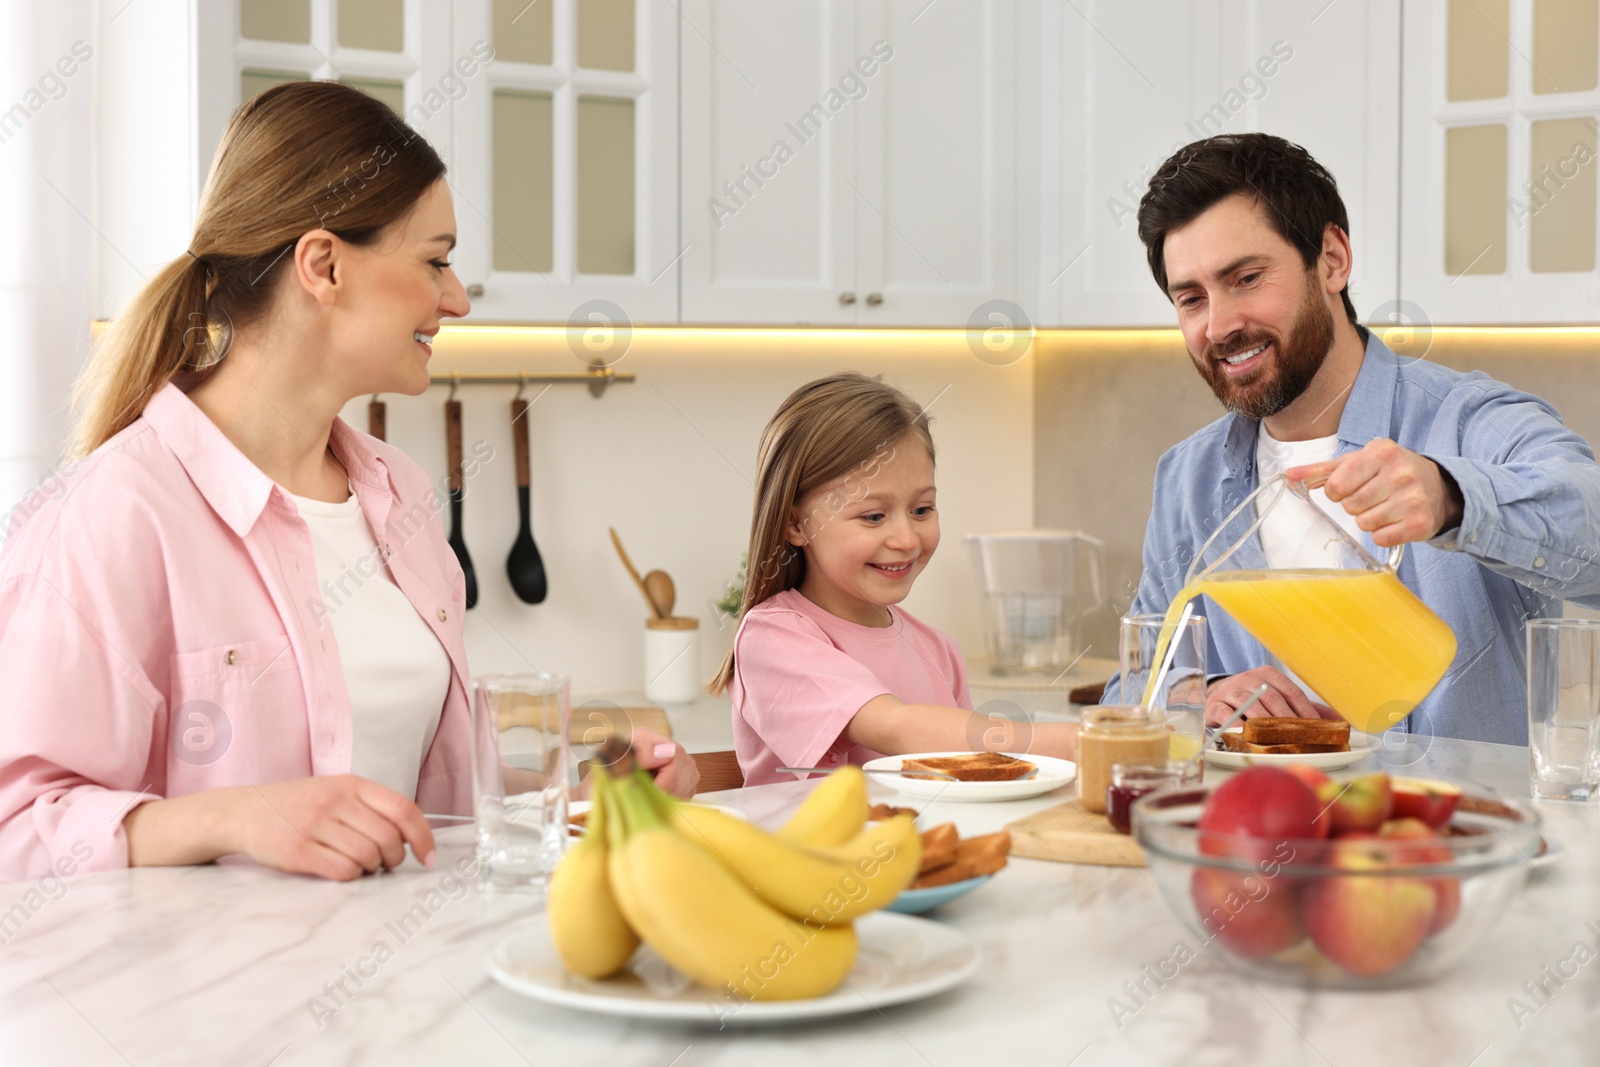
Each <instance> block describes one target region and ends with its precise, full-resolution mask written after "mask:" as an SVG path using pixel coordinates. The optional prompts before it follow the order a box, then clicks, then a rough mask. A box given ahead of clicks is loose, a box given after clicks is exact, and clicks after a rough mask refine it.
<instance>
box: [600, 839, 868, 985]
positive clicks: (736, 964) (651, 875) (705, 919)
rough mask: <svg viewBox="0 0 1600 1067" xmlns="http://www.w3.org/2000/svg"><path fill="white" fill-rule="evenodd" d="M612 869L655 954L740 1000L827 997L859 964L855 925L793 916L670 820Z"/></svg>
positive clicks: (629, 843) (617, 856)
mask: <svg viewBox="0 0 1600 1067" xmlns="http://www.w3.org/2000/svg"><path fill="white" fill-rule="evenodd" d="M610 870H611V881H612V884H613V885H615V886H617V887H618V889H619V890H620V891H619V893H618V899H619V901H620V902H621V904H622V909H623V913H624V914H625V915H627V917H628V921H629V922H630V923H631V924H632V925H633V928H634V929H636V930H638V931H639V933H640V934H641V935H642V936H643V937H644V939H645V941H646V942H647V943H648V944H649V945H650V947H652V948H654V949H655V950H656V951H657V952H659V953H660V954H661V956H662V958H664V959H665V960H666V961H667V962H668V963H670V964H672V965H673V966H674V967H676V968H677V969H678V970H680V971H682V972H683V973H685V974H687V975H688V976H689V977H691V978H693V979H694V980H695V981H697V982H699V983H700V984H701V985H704V986H708V987H710V988H712V989H715V990H719V991H722V992H725V993H727V994H728V995H729V996H731V997H736V998H738V999H739V1000H796V999H800V998H802V997H817V996H822V995H823V994H825V993H829V992H832V991H833V990H834V989H835V988H837V986H838V985H839V983H840V982H842V981H844V978H845V975H847V974H849V973H850V968H851V967H852V966H854V964H855V958H856V951H857V948H858V945H857V941H856V932H855V927H853V926H850V925H848V924H846V925H843V926H819V925H814V924H810V923H801V922H797V921H795V920H794V919H791V918H789V917H788V916H786V915H784V914H782V913H781V912H779V911H778V910H777V909H776V908H773V907H771V906H770V905H768V904H767V903H766V902H765V901H763V900H761V899H760V898H758V897H757V896H756V895H755V894H754V893H752V892H751V891H750V890H749V888H748V887H746V886H745V884H744V883H743V882H741V881H740V880H739V879H738V878H736V877H735V876H734V875H733V874H732V873H730V872H729V871H728V869H727V868H726V867H724V866H723V865H722V864H721V863H718V862H717V860H716V859H715V858H713V857H712V856H711V855H710V853H708V852H706V851H705V849H703V848H701V847H700V846H699V845H697V844H695V843H694V842H693V841H690V840H689V839H688V838H686V837H684V836H683V835H682V834H680V833H678V832H677V831H675V830H673V829H671V828H670V827H668V826H667V825H665V824H663V823H657V824H655V825H653V826H648V827H646V828H644V829H639V830H635V831H634V832H633V833H632V834H631V835H630V836H629V837H628V838H627V840H626V841H625V842H623V843H622V845H621V847H620V848H618V849H615V850H613V851H612V853H611V858H610ZM624 887H625V888H624Z"/></svg>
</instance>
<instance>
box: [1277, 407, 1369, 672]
mask: <svg viewBox="0 0 1600 1067" xmlns="http://www.w3.org/2000/svg"><path fill="white" fill-rule="evenodd" d="M1338 450H1339V438H1338V437H1337V435H1336V436H1333V437H1318V438H1314V439H1312V440H1310V441H1279V440H1278V439H1277V438H1275V437H1273V436H1272V435H1271V434H1269V433H1268V432H1267V424H1266V423H1264V422H1263V423H1262V424H1261V429H1260V432H1259V433H1258V434H1257V435H1256V470H1257V473H1258V475H1259V477H1258V478H1257V480H1256V484H1257V485H1265V484H1266V483H1267V482H1269V481H1271V480H1272V479H1273V478H1276V477H1277V476H1278V475H1280V474H1282V473H1283V472H1284V471H1286V470H1288V469H1289V468H1290V467H1301V466H1305V465H1306V464H1308V463H1326V462H1327V461H1328V460H1330V459H1332V458H1333V457H1334V454H1335V453H1336V452H1337V451H1338ZM1310 495H1311V502H1312V503H1313V504H1315V505H1316V507H1317V510H1318V511H1320V512H1322V513H1323V514H1324V515H1326V516H1328V517H1329V518H1330V519H1332V520H1333V521H1334V522H1336V523H1338V524H1339V527H1340V528H1341V529H1343V530H1344V531H1345V533H1347V534H1349V535H1350V536H1351V537H1352V538H1354V539H1355V540H1356V541H1357V542H1358V543H1360V542H1361V539H1362V536H1363V535H1362V532H1361V527H1359V526H1357V525H1356V517H1355V516H1354V515H1352V514H1350V513H1349V512H1348V511H1346V510H1345V509H1344V507H1343V506H1342V505H1340V504H1335V503H1334V502H1333V501H1331V500H1329V499H1328V494H1327V493H1325V492H1323V491H1322V490H1321V489H1313V490H1311V494H1310ZM1313 522H1314V520H1313V519H1312V517H1311V516H1308V515H1307V514H1306V513H1305V511H1304V509H1303V508H1298V507H1285V506H1284V505H1283V504H1281V503H1280V504H1279V505H1278V506H1277V507H1275V508H1273V509H1272V510H1271V511H1270V512H1268V513H1267V517H1266V520H1265V521H1264V522H1262V524H1261V551H1262V553H1263V554H1264V555H1265V556H1266V558H1267V566H1268V567H1271V568H1273V569H1275V570H1276V569H1285V568H1298V569H1316V568H1328V567H1338V566H1340V565H1341V560H1340V558H1339V551H1338V549H1337V548H1336V547H1333V546H1332V545H1330V544H1329V542H1328V541H1327V540H1326V539H1325V538H1323V537H1321V536H1319V535H1318V534H1317V532H1316V527H1314V526H1313V525H1312V523H1313ZM1271 659H1272V666H1274V667H1277V668H1278V669H1279V670H1281V671H1283V673H1285V674H1287V675H1288V676H1289V677H1290V678H1291V679H1293V680H1294V683H1295V684H1296V685H1298V686H1299V687H1300V688H1301V689H1304V690H1305V691H1306V692H1307V693H1310V694H1311V696H1312V698H1313V699H1315V700H1318V701H1321V702H1322V703H1326V701H1322V698H1321V697H1319V696H1317V694H1316V693H1315V691H1313V690H1312V689H1311V687H1310V686H1308V685H1306V683H1305V682H1304V681H1302V680H1301V679H1300V678H1299V676H1297V675H1296V674H1295V673H1294V672H1293V671H1291V670H1289V669H1288V668H1287V667H1285V666H1284V665H1283V662H1282V661H1281V660H1279V659H1278V657H1276V656H1272V657H1271Z"/></svg>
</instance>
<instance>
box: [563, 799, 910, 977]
mask: <svg viewBox="0 0 1600 1067" xmlns="http://www.w3.org/2000/svg"><path fill="white" fill-rule="evenodd" d="M593 777H594V781H595V796H594V807H593V809H592V811H591V812H590V816H589V819H590V821H589V827H588V831H587V832H586V833H585V834H584V836H583V839H582V840H581V841H579V842H578V844H576V845H575V846H573V848H572V849H571V850H570V851H568V853H567V855H566V856H565V857H564V858H563V859H562V861H561V864H560V866H559V867H557V869H556V872H555V875H554V876H553V878H552V880H551V884H550V895H549V913H550V929H551V934H552V937H553V940H554V942H555V946H556V950H557V951H558V952H559V953H560V955H561V959H562V961H563V962H564V963H565V964H566V966H567V968H568V969H569V970H571V971H572V972H573V973H574V974H578V975H582V976H584V977H586V978H604V977H607V976H609V975H612V974H615V973H616V972H617V971H620V970H621V969H622V968H623V967H624V966H625V965H626V964H627V961H628V958H629V957H630V956H631V955H632V954H633V950H634V949H635V948H636V947H637V946H638V944H639V941H640V940H641V939H643V940H644V941H645V942H646V943H648V944H649V945H650V946H651V947H652V948H653V949H655V950H656V951H657V952H658V953H660V954H661V956H662V958H664V959H665V960H666V961H667V962H668V963H670V964H672V965H673V966H674V967H676V968H677V969H678V970H680V971H682V972H683V973H685V974H687V975H688V976H689V977H691V978H693V979H694V980H695V981H697V982H699V983H700V984H701V985H704V986H708V987H710V988H712V989H716V990H719V991H724V992H726V993H727V994H729V995H730V996H733V997H737V998H738V999H740V1000H792V999H798V998H802V997H815V996H821V995H823V994H825V993H828V992H830V991H832V990H833V989H834V988H836V987H837V986H838V984H839V983H840V982H841V981H843V980H844V977H845V975H846V974H848V973H849V971H850V968H851V967H852V966H853V965H854V963H855V958H856V950H857V942H856V933H855V928H854V926H853V925H852V920H854V919H856V918H857V917H859V916H861V915H863V914H865V913H867V912H869V911H872V910H874V909H877V908H881V907H883V906H884V905H886V904H888V903H889V902H891V901H892V900H894V898H895V897H896V896H898V895H899V894H900V891H901V890H902V889H904V888H905V887H906V886H907V885H909V884H910V882H911V880H912V879H913V878H915V877H916V873H917V867H918V864H919V862H920V860H921V839H920V838H919V837H918V835H917V832H916V829H915V828H914V827H913V825H912V822H911V818H910V817H909V816H904V815H902V816H897V817H896V818H894V819H889V820H886V821H884V822H881V823H876V824H873V825H871V826H868V825H866V814H867V797H866V784H865V778H864V776H863V775H862V774H861V772H860V770H859V769H857V768H854V767H849V768H844V769H842V770H840V771H837V772H835V773H834V774H833V775H831V776H829V777H828V778H827V779H825V780H824V781H823V782H822V783H821V784H820V785H819V786H818V787H817V788H816V789H815V790H813V791H812V793H811V795H810V796H809V797H807V799H806V801H805V803H804V804H802V805H801V807H800V809H799V811H797V812H796V813H795V815H794V818H793V819H791V820H790V822H789V823H788V824H787V825H786V826H784V828H783V829H782V830H780V831H779V832H778V833H776V834H772V833H768V832H767V831H765V830H761V829H759V828H757V827H755V826H752V825H750V824H749V823H746V822H743V821H742V820H739V819H736V818H733V817H732V816H729V815H726V814H724V813H723V812H720V811H717V810H715V809H713V808H707V807H703V806H700V805H696V804H687V803H681V802H678V801H675V800H673V799H672V798H671V797H668V796H667V795H666V794H664V793H662V792H661V791H660V790H659V789H657V788H656V786H655V783H654V782H653V781H651V779H650V777H649V776H648V775H647V774H645V773H644V772H642V771H633V772H631V773H625V774H623V775H622V776H619V777H611V776H610V775H609V774H608V773H606V771H604V770H597V771H596V773H595V774H594V776H593Z"/></svg>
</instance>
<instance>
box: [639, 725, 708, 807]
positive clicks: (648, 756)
mask: <svg viewBox="0 0 1600 1067" xmlns="http://www.w3.org/2000/svg"><path fill="white" fill-rule="evenodd" d="M631 740H632V743H633V758H634V759H636V760H638V761H639V766H641V767H643V768H644V769H645V770H647V771H648V770H653V771H655V772H656V785H658V786H660V787H661V788H662V789H664V790H666V791H667V792H668V793H671V794H672V795H673V796H678V797H683V798H685V799H687V798H689V797H692V796H694V787H695V786H696V785H698V784H700V767H699V765H698V764H696V763H695V761H694V757H693V756H691V755H689V753H688V752H687V751H686V750H685V749H684V747H683V746H682V745H680V744H678V743H677V742H676V741H670V740H668V739H667V738H665V737H662V736H661V735H660V734H658V733H656V732H655V731H654V730H635V731H633V736H632V738H631Z"/></svg>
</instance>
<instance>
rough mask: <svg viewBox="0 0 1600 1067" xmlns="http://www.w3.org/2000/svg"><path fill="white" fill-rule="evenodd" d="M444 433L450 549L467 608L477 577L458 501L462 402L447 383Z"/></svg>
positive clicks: (473, 597)
mask: <svg viewBox="0 0 1600 1067" xmlns="http://www.w3.org/2000/svg"><path fill="white" fill-rule="evenodd" d="M444 432H445V452H446V460H447V462H448V463H449V464H450V471H449V473H448V474H447V475H446V476H445V479H446V480H445V485H446V488H448V489H449V491H450V547H451V548H452V549H453V550H454V551H455V554H456V561H457V562H459V563H460V564H461V572H462V574H463V575H465V577H466V584H467V607H468V608H471V607H473V606H474V605H475V604H477V603H478V576H477V574H476V573H474V571H473V569H472V557H471V556H469V555H467V542H466V540H465V539H464V538H463V537H462V533H461V501H462V499H463V498H464V497H465V495H466V493H465V483H464V481H463V479H462V473H461V401H459V400H457V399H456V387H455V383H454V382H452V383H451V384H450V397H449V399H447V400H446V401H445V402H444Z"/></svg>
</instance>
